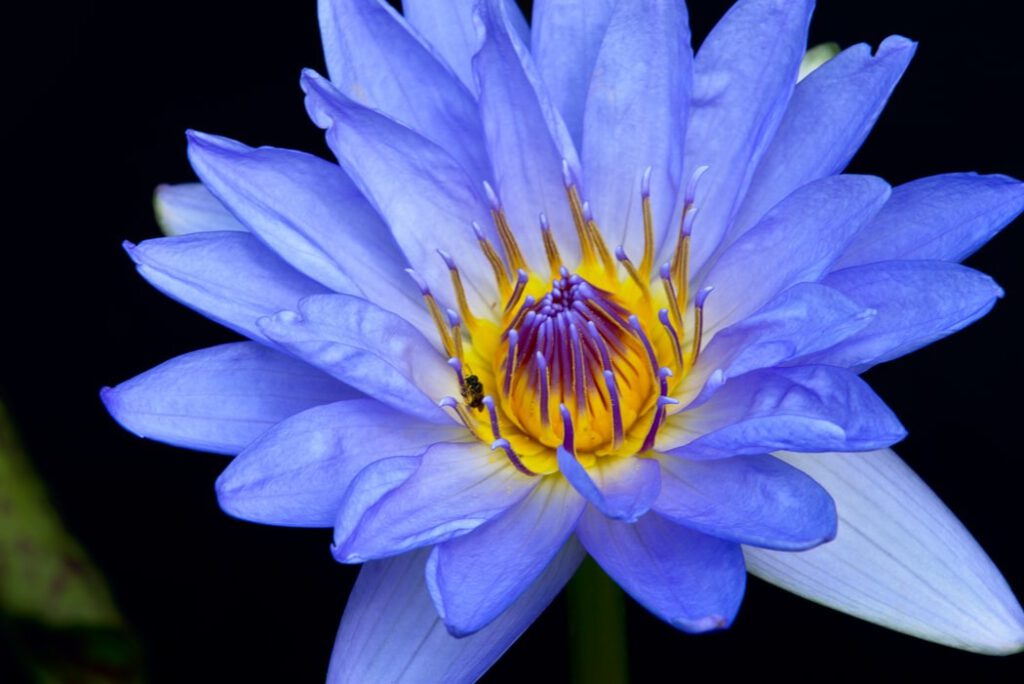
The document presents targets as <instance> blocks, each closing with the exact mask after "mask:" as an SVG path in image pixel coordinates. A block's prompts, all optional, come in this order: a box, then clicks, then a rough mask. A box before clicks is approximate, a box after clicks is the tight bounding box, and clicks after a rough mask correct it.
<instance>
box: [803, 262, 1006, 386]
mask: <svg viewBox="0 0 1024 684" xmlns="http://www.w3.org/2000/svg"><path fill="white" fill-rule="evenodd" d="M822 282H824V283H825V284H826V285H828V286H830V287H834V288H836V289H837V290H839V291H840V292H842V293H843V294H845V295H846V296H847V297H849V298H850V299H853V300H854V301H856V302H857V303H858V304H861V305H862V306H867V307H871V308H872V309H874V310H875V311H877V312H878V313H877V315H876V316H875V317H874V318H873V319H872V320H871V322H870V323H869V324H868V325H867V327H865V328H864V329H863V330H860V331H859V332H857V333H856V334H854V335H852V336H851V337H849V338H848V339H846V340H844V341H843V342H840V343H839V344H837V345H836V346H835V347H833V348H831V349H828V350H825V351H822V352H820V353H818V354H814V355H813V356H812V357H811V358H810V359H809V362H810V363H825V364H829V365H833V366H842V367H844V368H850V369H852V370H854V371H856V372H858V373H861V372H863V371H865V370H867V369H868V368H870V367H871V366H873V365H875V364H878V363H882V362H884V361H891V360H892V359H895V358H897V357H899V356H903V355H904V354H908V353H910V352H912V351H914V350H915V349H920V348H921V347H924V346H926V345H928V344H931V343H932V342H934V341H936V340H939V339H942V338H943V337H945V336H947V335H951V334H952V333H955V332H956V331H958V330H961V329H962V328H965V327H966V326H968V325H970V324H971V323H973V322H974V321H976V320H978V319H979V318H981V317H982V316H984V315H985V314H987V313H988V312H989V311H990V310H991V309H992V307H993V305H995V303H996V300H997V299H999V298H1000V297H1002V296H1003V291H1002V289H1001V288H1000V287H999V286H998V285H996V283H995V281H993V280H992V279H991V278H989V277H988V276H987V275H985V274H984V273H979V272H978V271H975V270H973V269H970V268H967V267H966V266H961V265H959V264H951V263H949V262H947V261H883V262H880V263H874V264H867V265H864V266H854V267H853V268H845V269H843V270H841V271H835V272H833V273H830V274H829V275H828V276H826V277H825V279H824V281H822Z"/></svg>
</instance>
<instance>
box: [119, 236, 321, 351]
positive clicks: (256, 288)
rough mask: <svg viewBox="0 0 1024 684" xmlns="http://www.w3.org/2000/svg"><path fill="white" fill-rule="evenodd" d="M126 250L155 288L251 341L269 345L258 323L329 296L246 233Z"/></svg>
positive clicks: (170, 240) (162, 242)
mask: <svg viewBox="0 0 1024 684" xmlns="http://www.w3.org/2000/svg"><path fill="white" fill-rule="evenodd" d="M125 249H126V250H127V251H128V255H129V256H130V257H131V258H132V260H133V261H134V262H135V263H136V266H137V268H138V270H139V273H140V274H141V275H142V277H143V278H145V279H146V280H148V281H149V283H150V284H151V285H153V287H155V288H156V289H158V290H160V291H161V292H163V293H164V294H165V295H167V296H168V297H170V298H172V299H175V300H177V301H179V302H181V303H182V304H184V305H185V306H187V307H189V308H191V309H195V310H196V311H198V312H199V313H201V314H203V315H204V316H206V317H208V318H210V319H212V320H214V321H216V322H218V323H220V324H221V325H223V326H226V327H228V328H231V329H232V330H234V331H236V332H239V333H241V334H242V335H245V336H246V337H251V338H253V339H255V340H267V338H266V336H265V335H264V334H263V333H262V332H260V330H259V328H258V326H257V325H256V321H257V320H259V319H260V318H263V317H264V316H268V315H270V314H273V313H275V312H277V311H281V310H282V309H293V308H295V306H296V305H297V304H298V302H299V300H300V299H302V298H304V297H308V296H309V295H315V294H323V293H326V292H328V290H327V288H325V287H324V286H323V285H321V284H320V283H317V282H315V281H313V280H310V279H309V278H307V277H306V276H304V275H302V274H301V273H299V272H298V271H296V270H295V269H294V268H292V267H291V266H289V265H288V264H287V263H285V262H284V261H282V260H281V259H280V258H279V257H278V256H277V255H276V254H274V253H273V252H272V251H270V250H269V249H268V248H267V247H266V245H264V244H263V243H262V242H260V241H259V240H257V239H256V238H255V237H253V236H252V235H249V234H248V233H241V232H217V233H192V234H190V235H182V236H181V237H173V238H157V239H155V240H146V241H145V242H142V243H139V244H138V245H132V244H131V243H127V242H126V243H125ZM267 341H268V342H269V340H267Z"/></svg>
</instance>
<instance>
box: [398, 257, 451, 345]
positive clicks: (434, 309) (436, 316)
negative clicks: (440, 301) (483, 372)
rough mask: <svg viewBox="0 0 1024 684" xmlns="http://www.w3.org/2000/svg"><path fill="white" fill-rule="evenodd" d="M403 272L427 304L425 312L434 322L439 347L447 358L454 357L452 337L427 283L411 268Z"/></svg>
mask: <svg viewBox="0 0 1024 684" xmlns="http://www.w3.org/2000/svg"><path fill="white" fill-rule="evenodd" d="M405 272H406V273H408V274H409V276H410V277H411V278H412V279H413V280H414V281H415V282H416V285H417V286H418V287H419V288H420V294H422V295H423V299H424V301H426V303H427V310H428V311H429V312H430V317H431V318H432V319H433V320H434V325H435V326H436V327H437V334H438V335H439V336H440V337H441V347H442V348H443V349H444V353H445V354H447V355H448V356H454V355H455V343H454V342H453V341H452V335H451V333H450V332H449V331H448V323H447V321H446V320H445V317H444V315H443V314H442V313H441V307H440V306H438V305H437V300H436V299H434V295H432V294H431V293H430V288H429V287H428V286H427V281H425V280H423V278H421V277H420V274H419V273H417V272H416V271H414V270H412V269H411V268H407V269H405Z"/></svg>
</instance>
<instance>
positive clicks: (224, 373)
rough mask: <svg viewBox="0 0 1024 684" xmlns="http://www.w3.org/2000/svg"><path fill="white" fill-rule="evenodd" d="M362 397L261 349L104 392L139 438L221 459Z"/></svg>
mask: <svg viewBox="0 0 1024 684" xmlns="http://www.w3.org/2000/svg"><path fill="white" fill-rule="evenodd" d="M355 396H359V393H358V392H356V391H355V390H353V389H352V388H350V387H346V386H345V385H343V384H341V383H340V382H338V381H337V380H335V379H333V378H331V377H330V376H328V375H325V374H324V373H321V372H320V371H318V370H316V369H314V368H313V367H312V366H309V365H307V364H305V363H302V362H301V361H296V360H295V359H292V358H289V357H287V356H285V355H283V354H280V353H278V352H275V351H273V350H271V349H267V348H266V347H264V346H262V345H259V344H256V343H254V342H235V343H232V344H222V345H220V346H218V347H210V348H209V349H201V350H199V351H194V352H191V353H189V354H184V355H182V356H179V357H177V358H174V359H171V360H170V361H167V362H165V363H162V364H160V365H159V366H157V367H156V368H153V369H151V370H148V371H146V372H145V373H143V374H142V375H138V376H136V377H134V378H132V379H131V380H128V381H127V382H123V383H121V384H120V385H118V386H117V387H112V388H111V387H107V388H104V389H103V391H102V392H100V398H101V399H102V400H103V403H104V405H105V406H106V407H107V410H108V411H110V414H111V415H112V416H113V417H114V418H115V419H116V420H117V422H119V423H120V424H121V425H122V426H124V427H125V428H126V429H128V430H130V431H131V432H134V433H135V434H137V435H139V436H140V437H149V438H150V439H155V440H158V441H161V442H167V443H169V444H175V445H177V446H183V447H188V448H190V449H199V450H202V451H213V452H215V453H222V454H237V453H238V452H239V451H241V450H242V449H244V448H245V447H246V445H248V444H249V443H250V442H252V441H253V440H254V439H256V438H257V437H259V436H260V435H261V434H263V433H264V432H265V431H266V430H267V429H268V428H270V427H271V426H273V425H274V424H275V423H278V422H280V421H282V420H284V419H285V418H287V417H289V416H292V415H295V414H296V413H300V412H302V411H305V410H306V409H309V408H311V407H314V406H318V405H320V404H327V403H330V402H334V401H339V400H341V399H348V398H352V397H355Z"/></svg>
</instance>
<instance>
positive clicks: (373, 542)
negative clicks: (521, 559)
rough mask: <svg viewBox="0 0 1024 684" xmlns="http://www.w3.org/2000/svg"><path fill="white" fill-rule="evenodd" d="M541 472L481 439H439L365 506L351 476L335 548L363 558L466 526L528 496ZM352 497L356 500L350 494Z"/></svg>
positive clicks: (341, 556) (343, 556)
mask: <svg viewBox="0 0 1024 684" xmlns="http://www.w3.org/2000/svg"><path fill="white" fill-rule="evenodd" d="M538 482H539V479H538V478H536V477H528V476H526V475H523V474H522V473H520V472H519V471H518V470H516V469H515V468H513V467H512V466H511V465H510V464H509V462H508V459H507V458H506V457H505V455H504V453H503V452H501V451H497V452H492V451H490V450H489V449H488V448H487V447H486V446H484V445H483V444H481V443H479V442H475V441H474V442H472V443H468V444H437V445H435V446H433V447H431V448H430V449H428V450H427V451H426V452H425V453H424V454H423V458H422V462H421V463H420V466H419V468H418V469H417V470H416V472H415V473H413V475H412V477H410V478H408V479H407V480H406V481H405V482H404V483H403V484H401V485H400V486H399V487H398V488H396V489H394V490H393V491H390V492H388V493H387V494H386V495H384V496H383V497H382V498H380V499H379V501H377V502H376V503H373V504H372V505H371V506H369V507H367V506H366V505H365V503H366V501H368V499H367V498H366V497H364V496H363V493H362V492H360V491H358V489H359V488H358V487H356V484H355V483H353V486H352V487H350V488H349V491H348V492H347V493H346V495H345V501H344V502H343V506H342V510H341V512H340V514H339V516H338V522H337V524H336V525H335V530H334V540H335V548H334V556H335V558H337V559H338V560H340V561H341V562H343V563H361V562H363V561H365V560H367V559H371V558H382V557H384V556H393V555H396V554H399V553H404V552H406V551H408V550H410V549H414V548H417V547H420V546H426V545H428V544H438V543H441V542H442V541H445V540H448V539H452V538H453V537H457V536H459V535H463V534H466V533H467V532H470V531H471V530H473V529H475V528H477V527H479V526H480V525H482V524H484V523H485V522H487V521H488V520H490V519H492V518H494V517H495V516H498V515H500V514H501V513H502V512H504V511H505V510H507V509H508V508H509V507H510V506H513V505H514V504H516V503H517V502H518V501H520V500H522V498H523V497H525V496H526V495H527V494H529V493H530V491H531V490H532V489H533V488H534V487H535V486H537V484H538ZM350 499H351V501H350Z"/></svg>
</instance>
